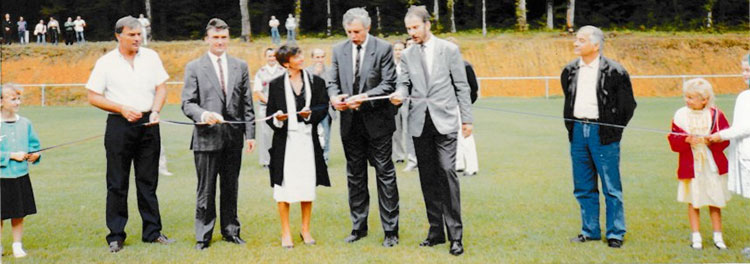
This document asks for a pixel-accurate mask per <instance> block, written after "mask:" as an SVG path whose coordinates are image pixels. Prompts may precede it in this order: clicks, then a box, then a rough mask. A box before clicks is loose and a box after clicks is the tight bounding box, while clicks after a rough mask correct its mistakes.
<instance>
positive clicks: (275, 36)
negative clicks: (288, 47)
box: [271, 27, 281, 45]
mask: <svg viewBox="0 0 750 264" xmlns="http://www.w3.org/2000/svg"><path fill="white" fill-rule="evenodd" d="M271 42H273V44H276V45H280V44H281V35H279V28H278V27H272V28H271Z"/></svg>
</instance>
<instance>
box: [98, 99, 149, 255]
mask: <svg viewBox="0 0 750 264" xmlns="http://www.w3.org/2000/svg"><path fill="white" fill-rule="evenodd" d="M148 118H149V113H144V114H143V118H141V119H140V120H138V121H137V122H135V123H130V122H128V120H127V119H125V118H124V117H122V116H120V115H109V117H108V118H107V131H106V133H105V135H104V148H105V149H106V152H107V227H108V228H109V232H110V233H109V235H107V242H108V243H109V242H112V241H124V240H125V238H126V235H125V224H126V223H127V222H128V186H129V180H130V179H129V178H130V166H131V163H132V165H133V166H134V168H135V187H136V190H137V192H136V194H137V197H138V212H140V214H141V219H142V220H143V230H142V232H143V233H142V237H141V239H142V240H143V241H146V242H148V241H153V240H154V239H156V238H157V237H159V235H160V233H161V227H162V226H161V216H160V215H159V201H158V200H157V198H156V186H157V185H158V181H159V177H158V176H159V173H158V167H159V146H160V145H161V138H160V136H159V126H158V125H156V126H150V127H146V126H138V127H136V126H135V125H137V124H143V123H148Z"/></svg>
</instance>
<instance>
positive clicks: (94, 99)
mask: <svg viewBox="0 0 750 264" xmlns="http://www.w3.org/2000/svg"><path fill="white" fill-rule="evenodd" d="M115 37H116V38H117V41H118V45H117V48H116V49H115V50H112V51H110V52H108V53H107V54H105V55H104V56H102V57H101V58H99V60H97V61H96V66H94V70H93V71H92V72H91V76H90V77H89V81H88V83H87V84H86V88H87V89H88V90H89V92H88V98H89V103H91V104H92V105H94V106H96V107H98V108H100V109H102V110H104V111H107V112H109V117H108V118H107V131H106V134H105V136H104V148H105V149H106V153H107V227H108V228H109V230H110V233H109V234H108V235H107V243H108V244H109V249H110V251H111V252H113V253H115V252H118V251H120V250H121V249H122V246H123V241H125V237H126V235H125V224H126V223H127V221H128V205H127V200H128V182H129V175H130V166H131V163H132V164H133V165H134V167H135V180H136V189H137V192H138V211H139V212H140V214H141V218H142V220H143V229H142V230H143V235H142V237H141V239H142V240H143V241H144V242H158V243H161V244H170V243H172V242H174V240H172V239H168V238H167V237H166V236H164V235H163V234H162V233H161V228H162V225H161V216H160V214H159V202H158V200H157V198H156V186H157V182H158V175H159V174H158V164H159V145H160V144H161V137H160V135H159V125H158V124H159V111H160V110H161V108H162V106H163V105H164V101H165V99H166V96H167V90H166V85H165V82H166V81H167V79H169V75H167V72H166V71H165V70H164V66H163V65H162V62H161V59H160V58H159V55H158V54H157V53H156V52H154V51H153V50H150V49H147V48H141V47H140V45H141V39H142V36H141V24H140V22H138V20H137V19H135V18H134V17H131V16H127V17H123V18H120V19H119V20H117V23H116V25H115Z"/></svg>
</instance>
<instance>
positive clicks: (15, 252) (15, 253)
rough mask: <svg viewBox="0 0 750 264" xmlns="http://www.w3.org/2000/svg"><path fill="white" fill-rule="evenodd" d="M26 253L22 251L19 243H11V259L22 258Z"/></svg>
mask: <svg viewBox="0 0 750 264" xmlns="http://www.w3.org/2000/svg"><path fill="white" fill-rule="evenodd" d="M26 256H27V254H26V251H24V250H23V246H22V245H21V243H13V257H15V258H23V257H26Z"/></svg>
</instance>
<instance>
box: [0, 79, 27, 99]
mask: <svg viewBox="0 0 750 264" xmlns="http://www.w3.org/2000/svg"><path fill="white" fill-rule="evenodd" d="M6 89H8V90H10V91H11V92H14V93H16V94H19V95H20V94H21V93H23V87H21V86H19V85H17V84H15V83H6V84H3V85H0V98H2V97H3V96H2V95H3V90H6Z"/></svg>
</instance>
